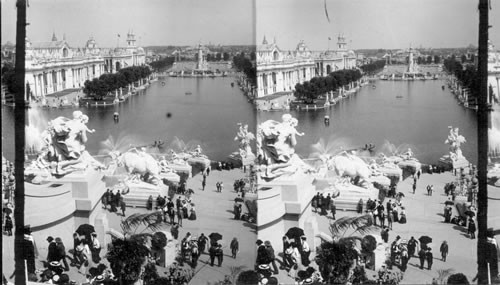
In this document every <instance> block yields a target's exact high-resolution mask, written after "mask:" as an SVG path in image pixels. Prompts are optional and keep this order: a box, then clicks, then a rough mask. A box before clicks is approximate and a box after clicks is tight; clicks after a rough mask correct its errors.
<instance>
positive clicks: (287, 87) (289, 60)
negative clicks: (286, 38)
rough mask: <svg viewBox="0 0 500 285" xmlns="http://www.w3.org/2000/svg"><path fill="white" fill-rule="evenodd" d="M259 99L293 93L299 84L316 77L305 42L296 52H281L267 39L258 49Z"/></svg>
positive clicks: (312, 61)
mask: <svg viewBox="0 0 500 285" xmlns="http://www.w3.org/2000/svg"><path fill="white" fill-rule="evenodd" d="M256 57H257V58H256V59H257V97H262V96H266V95H270V94H275V93H277V92H284V91H285V92H286V91H289V92H293V90H294V88H295V85H296V84H297V83H303V82H304V81H308V80H310V79H311V78H313V77H314V75H315V73H316V71H315V64H314V60H313V58H312V56H311V52H310V51H309V50H308V49H307V47H306V46H305V44H304V43H303V42H301V43H299V45H298V46H297V49H296V50H295V51H281V50H280V49H279V47H278V46H277V45H276V43H272V44H268V43H267V41H266V39H265V38H264V41H263V43H262V45H260V46H258V47H257V55H256Z"/></svg>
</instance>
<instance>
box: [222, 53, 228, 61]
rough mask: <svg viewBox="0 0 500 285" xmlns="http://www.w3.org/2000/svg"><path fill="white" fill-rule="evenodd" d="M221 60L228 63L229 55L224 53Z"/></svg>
mask: <svg viewBox="0 0 500 285" xmlns="http://www.w3.org/2000/svg"><path fill="white" fill-rule="evenodd" d="M223 59H224V61H228V60H229V53H227V52H225V53H224V54H223Z"/></svg>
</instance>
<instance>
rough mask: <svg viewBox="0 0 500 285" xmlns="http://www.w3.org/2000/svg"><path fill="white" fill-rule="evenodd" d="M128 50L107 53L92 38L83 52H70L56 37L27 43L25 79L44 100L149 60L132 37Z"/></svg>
mask: <svg viewBox="0 0 500 285" xmlns="http://www.w3.org/2000/svg"><path fill="white" fill-rule="evenodd" d="M128 36H129V37H128V40H127V43H128V46H127V47H126V48H116V49H109V50H104V49H100V48H98V47H97V45H96V43H95V41H94V39H93V38H90V39H89V40H88V41H87V43H86V45H85V47H84V48H71V47H70V46H69V45H68V43H67V42H66V40H62V41H58V40H57V38H56V37H55V35H53V37H52V41H50V42H38V43H31V42H30V41H29V40H26V64H25V66H26V69H25V70H26V78H25V83H26V84H27V85H29V88H30V91H31V93H30V95H31V96H32V97H34V98H42V97H44V96H45V95H47V94H52V93H55V92H59V91H62V90H66V89H71V88H81V87H83V84H84V82H85V81H86V80H92V79H94V78H98V77H99V76H101V75H102V74H104V73H106V72H108V73H114V72H116V71H117V70H119V69H120V68H123V67H127V66H134V65H143V64H145V62H146V56H145V53H144V50H143V49H142V48H137V47H135V39H134V38H133V34H130V33H129V35H128Z"/></svg>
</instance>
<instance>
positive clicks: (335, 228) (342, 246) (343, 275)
mask: <svg viewBox="0 0 500 285" xmlns="http://www.w3.org/2000/svg"><path fill="white" fill-rule="evenodd" d="M374 229H375V227H374V226H373V225H372V217H371V216H370V215H363V216H358V217H342V218H339V219H337V220H336V221H335V222H333V223H331V224H330V233H331V234H332V241H331V242H324V243H322V244H321V245H320V247H319V249H318V251H317V255H316V262H317V263H318V265H319V269H320V272H321V274H322V275H323V278H324V279H325V281H327V283H329V284H330V283H331V284H337V283H345V282H347V281H348V280H352V279H353V278H354V279H355V280H364V279H366V276H364V275H365V273H364V271H362V270H354V269H355V265H356V263H355V260H356V259H357V257H358V252H357V250H356V249H355V246H354V245H355V244H356V243H361V242H362V240H363V238H362V236H364V235H366V234H369V233H370V232H372V231H373V230H374ZM356 274H357V275H360V274H361V275H363V276H354V275H356Z"/></svg>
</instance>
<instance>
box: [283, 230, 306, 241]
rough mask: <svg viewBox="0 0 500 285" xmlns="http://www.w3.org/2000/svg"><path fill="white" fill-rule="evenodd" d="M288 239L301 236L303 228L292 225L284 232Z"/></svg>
mask: <svg viewBox="0 0 500 285" xmlns="http://www.w3.org/2000/svg"><path fill="white" fill-rule="evenodd" d="M285 235H286V236H287V237H288V238H289V239H299V238H300V237H301V236H303V235H304V230H303V229H301V228H298V227H293V228H290V229H289V230H288V231H287V232H286V234H285Z"/></svg>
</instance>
